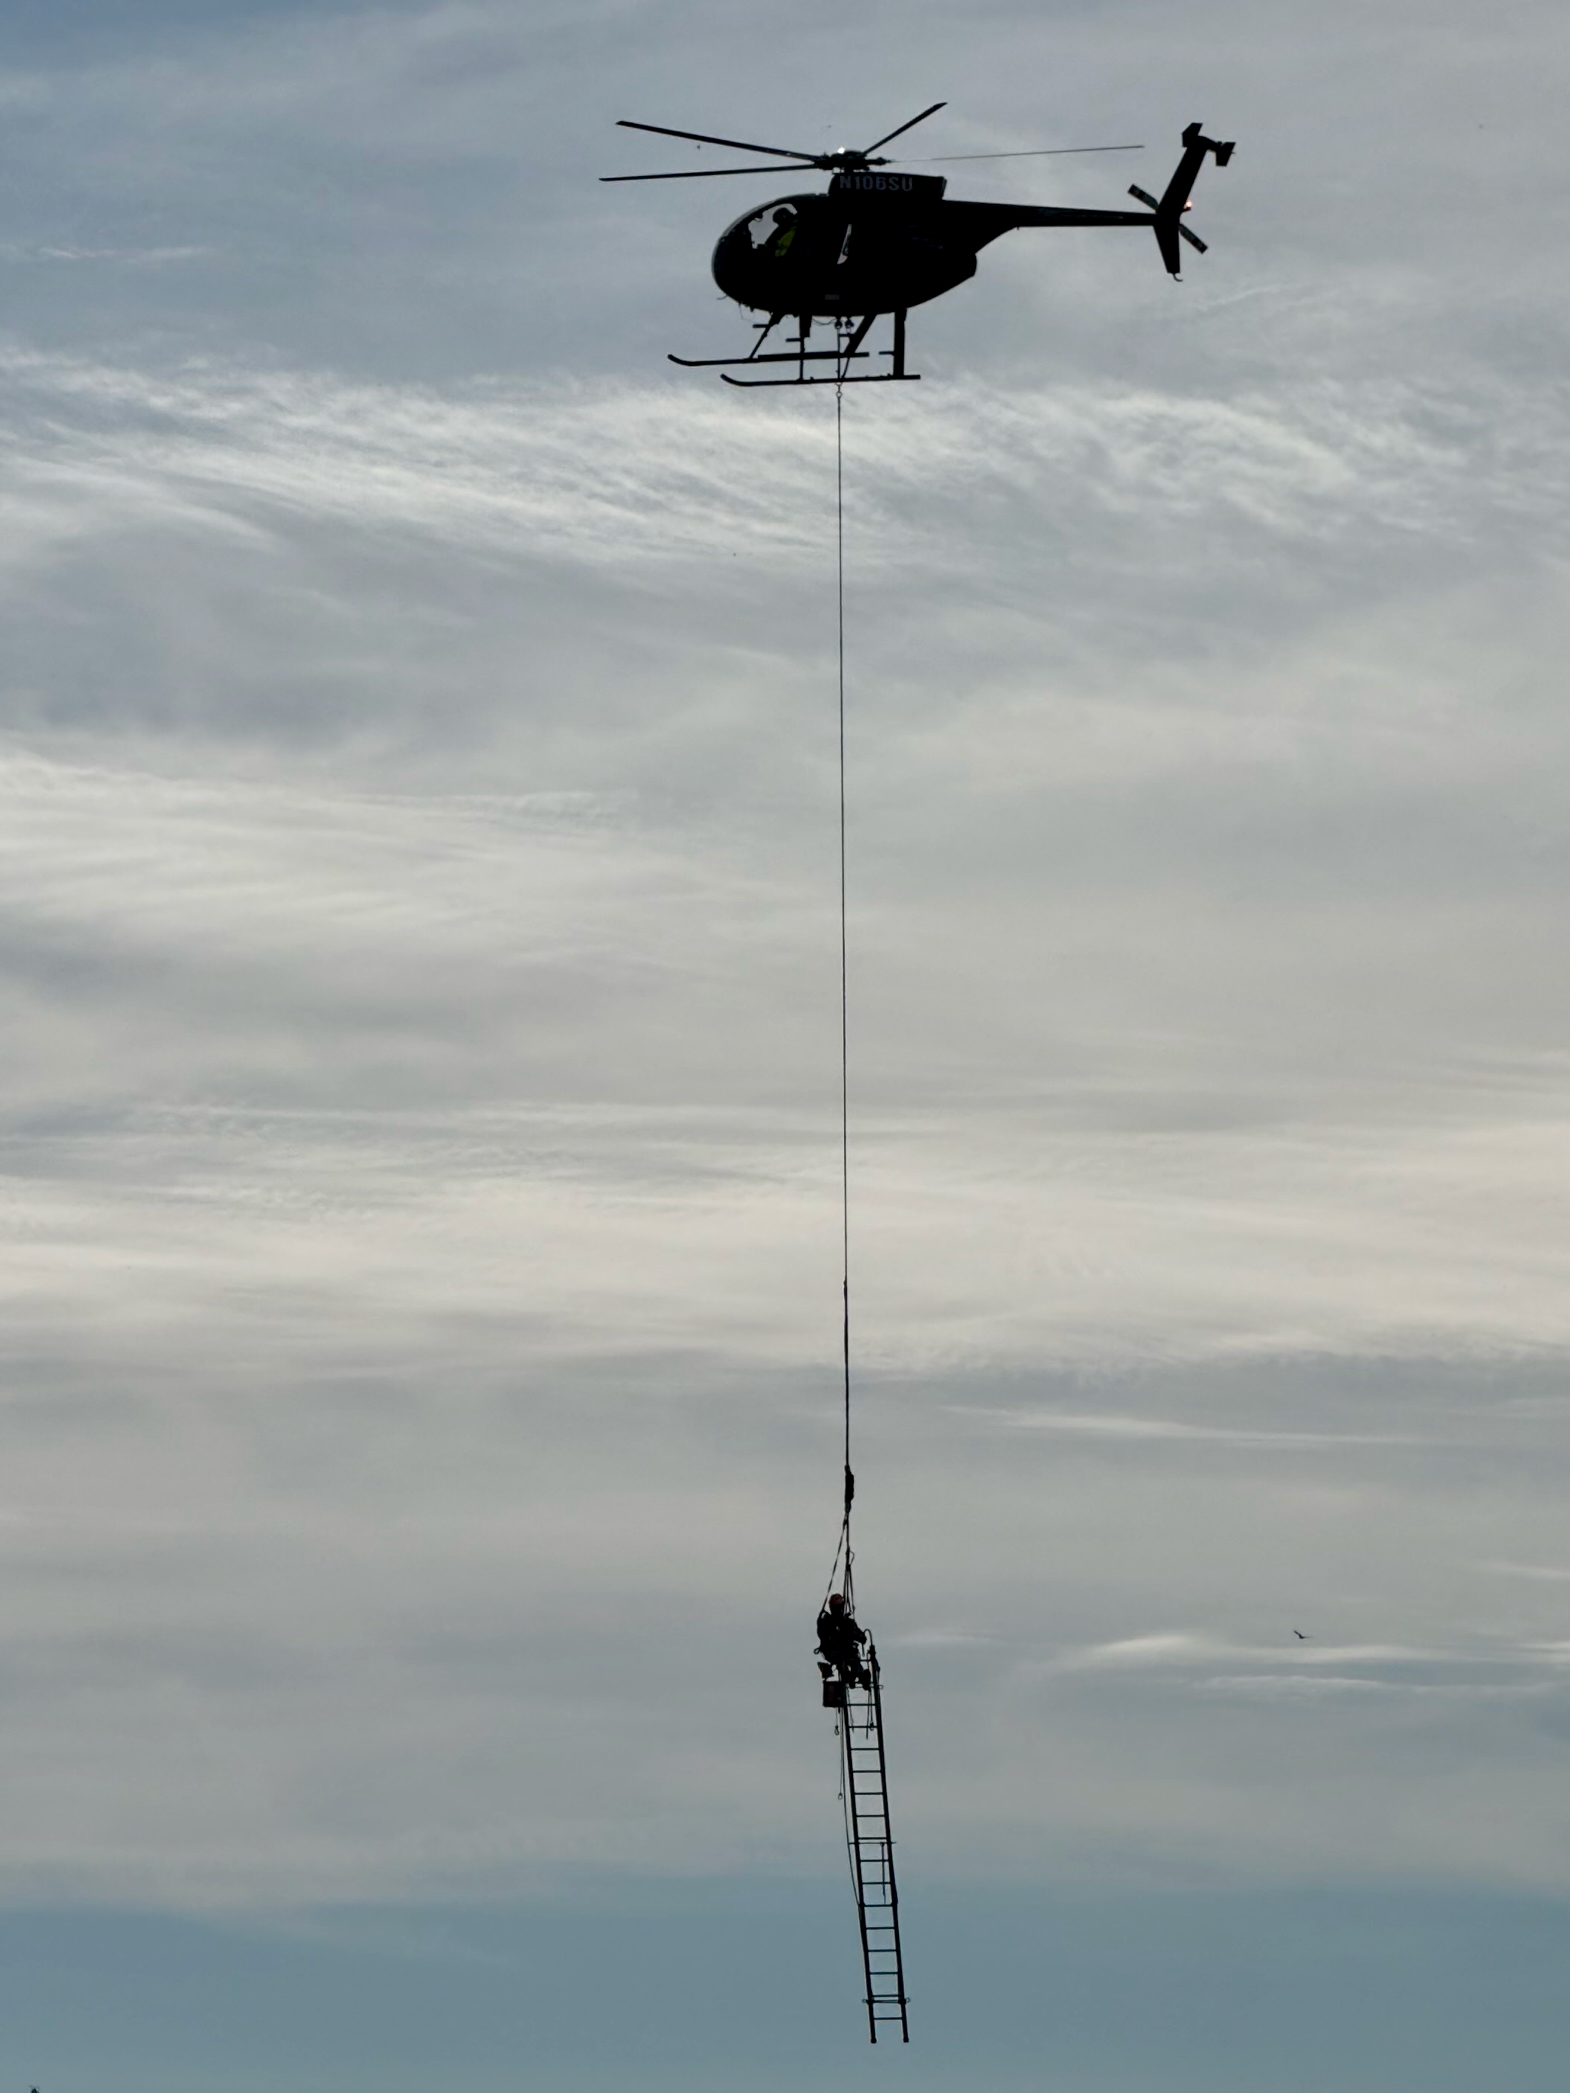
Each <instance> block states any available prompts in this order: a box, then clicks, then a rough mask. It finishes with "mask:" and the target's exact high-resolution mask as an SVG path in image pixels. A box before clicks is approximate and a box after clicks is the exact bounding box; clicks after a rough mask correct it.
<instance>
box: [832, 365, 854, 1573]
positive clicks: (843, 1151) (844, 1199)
mask: <svg viewBox="0 0 1570 2093" xmlns="http://www.w3.org/2000/svg"><path fill="white" fill-rule="evenodd" d="M834 584H835V588H834V593H835V608H836V612H837V619H836V624H837V633H836V638H837V643H838V644H837V649H836V652H837V666H838V672H839V673H838V685H839V690H838V699H839V788H840V1304H841V1321H840V1351H841V1360H842V1364H843V1368H844V1379H845V1462H844V1467H845V1503H844V1511H843V1515H842V1518H841V1524H840V1550H841V1552H842V1553H843V1555H844V1558H845V1599H846V1603H847V1604H850V1603H851V1598H852V1593H851V1582H850V1579H851V1547H850V1508H851V1504H852V1502H853V1500H854V1498H855V1495H856V1478H855V1475H854V1474H853V1473H852V1470H851V1465H850V929H849V918H848V911H847V906H846V887H847V880H846V849H845V387H844V385H843V383H841V384H839V385H836V386H835V388H834ZM833 1581H834V1580H833V1578H832V1577H831V1578H830V1580H829V1582H830V1584H832V1583H833Z"/></svg>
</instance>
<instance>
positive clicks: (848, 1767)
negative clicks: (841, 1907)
mask: <svg viewBox="0 0 1570 2093" xmlns="http://www.w3.org/2000/svg"><path fill="white" fill-rule="evenodd" d="M867 1708H868V1713H869V1715H870V1714H871V1712H872V1703H871V1701H870V1699H869V1701H868V1703H867ZM851 1714H852V1711H851V1705H850V1694H849V1693H848V1692H847V1693H846V1696H845V1706H844V1709H843V1710H842V1711H841V1718H842V1719H841V1722H840V1741H841V1745H842V1755H843V1762H844V1775H845V1797H846V1801H847V1803H848V1805H849V1811H850V1842H851V1851H850V1862H851V1867H850V1873H851V1882H852V1885H853V1886H854V1888H855V1892H856V1925H857V1929H858V1931H859V1932H860V1935H861V1966H862V1971H863V1974H864V1975H865V1978H866V1984H867V1995H866V2007H867V2039H868V2041H869V2042H873V2043H875V2042H876V2041H877V2039H878V2014H877V2007H876V2004H875V2002H874V1999H873V1983H872V1949H871V1945H870V1943H869V1941H868V1938H867V1893H866V1886H865V1884H864V1883H863V1880H862V1872H861V1850H862V1832H861V1816H860V1811H859V1807H858V1798H857V1793H856V1771H857V1769H856V1765H855V1761H854V1759H853V1758H852V1751H853V1746H852V1742H851V1736H852V1729H851Z"/></svg>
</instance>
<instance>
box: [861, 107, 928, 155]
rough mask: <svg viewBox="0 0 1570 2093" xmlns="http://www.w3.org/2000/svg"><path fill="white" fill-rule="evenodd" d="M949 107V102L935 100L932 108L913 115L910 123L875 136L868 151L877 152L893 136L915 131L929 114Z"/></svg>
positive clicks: (900, 136) (901, 136) (901, 135)
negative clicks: (918, 114)
mask: <svg viewBox="0 0 1570 2093" xmlns="http://www.w3.org/2000/svg"><path fill="white" fill-rule="evenodd" d="M947 107H948V103H947V102H934V103H933V105H932V107H931V108H930V109H923V110H922V112H921V114H920V116H913V117H912V118H911V120H910V122H909V123H908V124H901V125H900V127H899V129H898V130H897V131H885V132H884V134H883V136H882V137H881V138H874V139H873V141H872V143H871V145H869V146H868V147H867V151H868V152H869V153H875V152H876V151H877V149H878V147H879V146H880V145H887V144H888V142H889V140H890V139H891V138H903V137H904V135H905V133H906V132H907V131H913V130H914V129H915V128H916V126H917V124H924V123H925V122H926V120H927V118H928V117H929V116H936V115H937V113H938V111H939V110H940V109H946V108H947Z"/></svg>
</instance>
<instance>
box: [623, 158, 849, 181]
mask: <svg viewBox="0 0 1570 2093" xmlns="http://www.w3.org/2000/svg"><path fill="white" fill-rule="evenodd" d="M816 172H817V162H816V161H815V160H802V161H799V162H787V163H786V165H785V166H783V167H781V165H780V163H779V161H778V160H771V161H770V162H769V164H768V165H767V167H681V168H678V169H677V171H676V172H675V173H674V174H602V175H601V176H600V180H601V181H602V182H701V181H704V180H706V179H707V178H708V177H709V176H710V175H715V174H802V173H805V174H816Z"/></svg>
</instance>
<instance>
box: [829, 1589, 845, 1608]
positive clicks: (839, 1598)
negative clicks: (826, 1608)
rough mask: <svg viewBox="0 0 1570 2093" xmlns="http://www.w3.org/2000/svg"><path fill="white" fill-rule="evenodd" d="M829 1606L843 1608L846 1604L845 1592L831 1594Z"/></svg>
mask: <svg viewBox="0 0 1570 2093" xmlns="http://www.w3.org/2000/svg"><path fill="white" fill-rule="evenodd" d="M829 1604H830V1605H831V1606H833V1607H840V1606H843V1605H844V1604H845V1594H844V1593H843V1592H830V1593H829Z"/></svg>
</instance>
